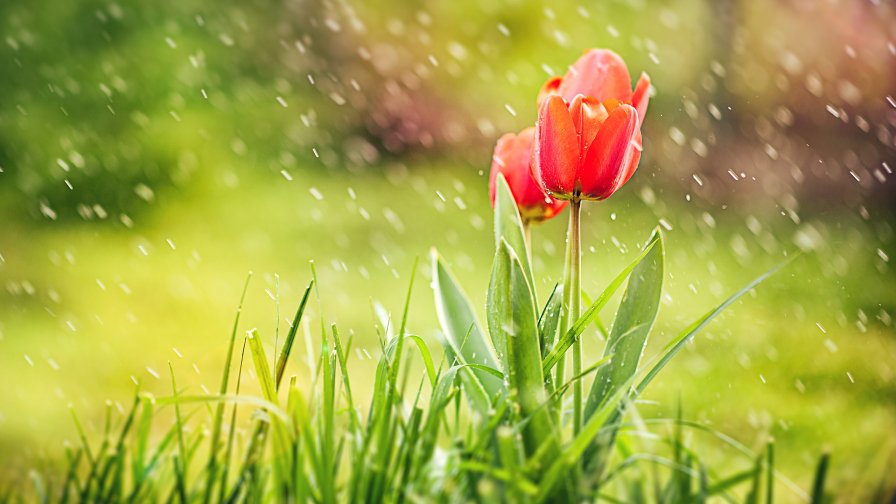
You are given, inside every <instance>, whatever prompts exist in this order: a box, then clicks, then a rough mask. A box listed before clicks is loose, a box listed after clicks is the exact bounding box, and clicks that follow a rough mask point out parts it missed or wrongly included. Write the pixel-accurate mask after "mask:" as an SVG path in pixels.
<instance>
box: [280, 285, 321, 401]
mask: <svg viewBox="0 0 896 504" xmlns="http://www.w3.org/2000/svg"><path fill="white" fill-rule="evenodd" d="M313 286H314V280H312V281H311V282H310V283H309V284H308V286H307V287H305V293H304V294H303V295H302V301H301V302H299V307H298V308H297V309H296V315H295V317H293V319H292V325H290V326H289V332H288V333H287V334H286V341H284V342H283V347H282V348H281V349H280V356H279V357H278V358H277V364H276V368H277V369H276V373H275V382H274V388H275V389H279V388H280V383H281V382H282V381H283V374H284V372H285V371H286V362H287V361H288V360H289V355H290V353H291V352H292V346H293V343H294V342H295V340H296V334H297V333H298V331H299V325H301V323H302V316H303V315H304V314H305V307H306V306H307V305H308V297H309V296H310V294H311V289H312V287H313Z"/></svg>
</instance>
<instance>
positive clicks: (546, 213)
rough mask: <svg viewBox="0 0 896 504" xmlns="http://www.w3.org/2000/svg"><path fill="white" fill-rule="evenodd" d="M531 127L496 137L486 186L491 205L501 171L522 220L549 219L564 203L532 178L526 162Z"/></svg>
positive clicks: (531, 133)
mask: <svg viewBox="0 0 896 504" xmlns="http://www.w3.org/2000/svg"><path fill="white" fill-rule="evenodd" d="M534 139H535V128H526V129H524V130H523V131H521V132H520V134H519V135H514V134H513V133H507V134H506V135H504V136H502V137H501V138H499V139H498V144H497V145H496V146H495V154H494V155H493V156H492V170H491V173H490V174H489V182H488V190H489V195H490V196H491V200H492V206H494V205H495V191H496V190H497V186H496V183H497V180H498V174H499V173H501V174H503V175H504V178H505V179H506V180H507V185H508V186H509V187H510V192H511V193H512V194H513V199H514V200H516V204H517V207H518V208H519V209H520V215H521V216H522V218H523V220H524V221H526V222H532V221H541V220H546V219H550V218H551V217H553V216H555V215H557V214H558V213H560V211H562V210H563V208H564V207H565V206H566V202H565V201H557V200H555V199H554V198H552V197H550V196H548V195H547V194H545V193H544V191H542V190H541V187H540V186H539V184H538V182H536V181H535V180H534V179H533V178H532V173H531V170H530V169H529V165H530V164H531V161H532V142H533V140H534Z"/></svg>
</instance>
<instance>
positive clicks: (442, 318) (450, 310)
mask: <svg viewBox="0 0 896 504" xmlns="http://www.w3.org/2000/svg"><path fill="white" fill-rule="evenodd" d="M432 268H433V274H432V278H433V290H434V293H435V302H436V314H437V315H438V319H439V323H440V325H441V326H442V332H443V335H444V340H443V342H442V343H443V347H444V348H445V353H446V354H447V357H448V360H449V362H453V361H455V360H456V361H457V362H458V363H459V364H477V365H482V366H485V367H487V368H496V367H498V365H497V359H496V358H495V355H494V350H493V349H492V346H491V343H490V342H489V341H488V339H487V338H486V336H485V332H484V331H483V330H482V325H481V324H480V323H479V321H478V320H477V319H476V315H475V312H474V311H473V306H472V304H471V303H470V300H469V299H468V298H467V296H466V294H464V292H463V290H461V288H460V285H459V284H458V283H457V280H455V278H454V275H452V274H451V271H450V270H449V269H448V266H447V265H445V263H444V262H443V261H442V259H441V258H440V257H439V255H438V254H437V253H436V252H435V250H433V253H432ZM460 377H461V383H462V384H463V387H464V391H465V392H466V394H465V395H466V396H467V397H468V398H469V401H470V405H471V407H472V408H473V409H475V410H476V411H477V412H478V413H480V414H482V415H485V414H486V413H487V412H488V411H489V409H490V408H491V399H492V398H494V397H497V396H499V395H502V394H503V392H504V383H503V381H502V380H501V379H499V378H496V377H495V376H494V375H492V374H491V373H488V372H486V371H484V370H482V369H476V368H474V367H469V368H466V369H464V370H463V371H462V372H461V373H460Z"/></svg>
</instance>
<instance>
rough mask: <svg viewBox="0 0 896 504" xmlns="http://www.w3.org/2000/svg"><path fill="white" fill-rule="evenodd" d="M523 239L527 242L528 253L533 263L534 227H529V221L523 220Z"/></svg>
mask: <svg viewBox="0 0 896 504" xmlns="http://www.w3.org/2000/svg"><path fill="white" fill-rule="evenodd" d="M523 238H524V239H525V240H526V252H527V253H528V254H529V260H530V261H532V227H531V226H530V225H529V221H528V219H523Z"/></svg>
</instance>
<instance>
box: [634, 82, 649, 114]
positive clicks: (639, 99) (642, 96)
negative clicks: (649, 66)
mask: <svg viewBox="0 0 896 504" xmlns="http://www.w3.org/2000/svg"><path fill="white" fill-rule="evenodd" d="M648 101H650V76H649V75H647V74H646V73H642V74H641V78H640V79H638V84H637V85H636V86H635V92H634V93H633V94H632V106H633V107H635V109H637V110H638V123H639V124H642V123H643V122H644V115H645V114H646V113H647V102H648Z"/></svg>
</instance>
